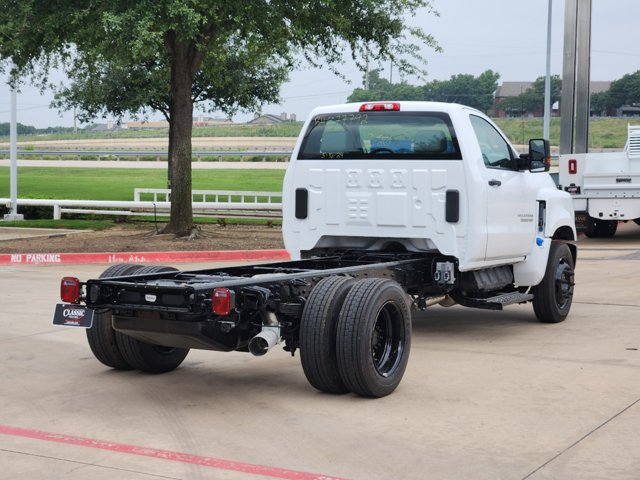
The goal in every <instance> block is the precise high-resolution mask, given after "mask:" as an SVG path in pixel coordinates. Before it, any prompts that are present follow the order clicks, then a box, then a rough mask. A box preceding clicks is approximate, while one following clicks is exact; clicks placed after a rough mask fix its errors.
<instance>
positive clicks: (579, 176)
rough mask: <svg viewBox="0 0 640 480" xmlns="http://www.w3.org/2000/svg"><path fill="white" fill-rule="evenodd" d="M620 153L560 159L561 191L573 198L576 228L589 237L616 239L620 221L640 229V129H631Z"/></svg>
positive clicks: (567, 156) (569, 156) (559, 176)
mask: <svg viewBox="0 0 640 480" xmlns="http://www.w3.org/2000/svg"><path fill="white" fill-rule="evenodd" d="M627 138H628V140H627V144H626V146H625V147H624V150H623V151H621V152H607V153H582V154H575V153H572V154H566V155H561V156H560V161H559V168H558V179H559V184H560V188H561V189H563V190H564V191H566V192H569V193H570V194H571V197H572V198H573V206H574V209H575V216H576V226H577V228H578V230H579V231H583V232H584V233H585V235H586V236H588V237H613V236H614V235H615V234H616V230H617V228H618V222H620V221H625V222H627V221H630V220H631V221H634V222H635V223H637V224H638V225H640V126H633V125H629V127H628V137H627Z"/></svg>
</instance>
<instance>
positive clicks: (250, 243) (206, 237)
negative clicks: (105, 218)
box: [0, 225, 284, 253]
mask: <svg viewBox="0 0 640 480" xmlns="http://www.w3.org/2000/svg"><path fill="white" fill-rule="evenodd" d="M280 248H284V245H283V243H282V230H281V228H280V226H273V227H268V226H254V225H252V226H246V225H226V226H221V225H204V226H201V230H200V231H199V235H198V238H195V239H193V240H189V239H186V238H176V237H175V235H166V234H157V233H156V230H155V227H154V226H148V225H144V226H140V225H125V226H116V227H114V228H111V229H108V230H102V231H86V232H78V233H72V234H66V235H65V234H54V235H50V236H48V237H35V238H28V239H20V240H15V239H14V240H5V241H0V253H82V252H161V251H176V250H180V251H182V250H184V251H189V250H191V251H210V250H262V249H280Z"/></svg>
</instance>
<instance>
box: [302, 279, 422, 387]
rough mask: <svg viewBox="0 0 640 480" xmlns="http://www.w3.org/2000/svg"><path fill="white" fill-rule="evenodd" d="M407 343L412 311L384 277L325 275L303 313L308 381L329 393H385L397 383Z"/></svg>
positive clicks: (402, 367)
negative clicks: (361, 278) (356, 279)
mask: <svg viewBox="0 0 640 480" xmlns="http://www.w3.org/2000/svg"><path fill="white" fill-rule="evenodd" d="M410 347H411V313H410V311H409V306H408V304H407V296H406V294H405V292H404V291H403V290H402V288H401V287H400V285H398V284H397V283H396V282H394V281H392V280H388V279H378V278H376V279H364V280H360V281H357V282H356V281H355V280H353V279H350V278H345V277H328V278H325V279H323V280H322V281H320V282H319V283H318V284H317V285H316V287H315V288H314V289H313V291H312V292H311V295H310V296H309V299H308V301H307V305H306V306H305V310H304V312H303V316H302V321H301V331H300V356H301V359H302V367H303V370H304V372H305V375H306V377H307V380H308V381H309V383H310V384H311V385H313V386H314V387H315V388H317V389H318V390H321V391H324V392H329V393H344V392H347V391H351V392H353V393H356V394H358V395H361V396H365V397H383V396H386V395H389V394H390V393H391V392H393V391H394V390H395V389H396V387H397V386H398V384H399V383H400V381H401V379H402V376H403V375H404V371H405V369H406V366H407V362H408V359H409V350H410Z"/></svg>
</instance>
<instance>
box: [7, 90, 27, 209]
mask: <svg viewBox="0 0 640 480" xmlns="http://www.w3.org/2000/svg"><path fill="white" fill-rule="evenodd" d="M17 97H18V93H17V92H16V89H15V87H11V114H10V116H11V118H10V125H9V137H10V142H11V143H10V147H9V191H10V192H9V194H10V197H11V208H10V209H9V213H8V214H6V215H5V216H4V219H5V220H24V216H23V215H21V214H19V213H18V148H17V137H18V126H17V116H18V114H17V112H18V100H17Z"/></svg>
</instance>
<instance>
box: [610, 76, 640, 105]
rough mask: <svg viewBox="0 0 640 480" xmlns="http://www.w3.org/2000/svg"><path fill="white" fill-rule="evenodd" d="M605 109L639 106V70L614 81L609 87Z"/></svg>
mask: <svg viewBox="0 0 640 480" xmlns="http://www.w3.org/2000/svg"><path fill="white" fill-rule="evenodd" d="M607 100H608V102H607V107H612V108H620V107H621V106H623V105H636V104H640V70H638V71H637V72H635V73H628V74H626V75H624V76H623V77H622V78H620V79H618V80H614V81H613V82H612V83H611V87H609V92H608V95H607Z"/></svg>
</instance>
